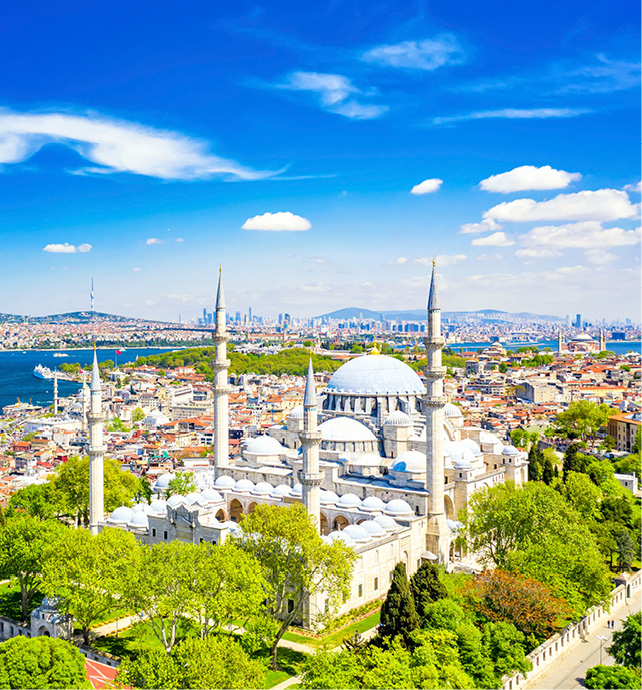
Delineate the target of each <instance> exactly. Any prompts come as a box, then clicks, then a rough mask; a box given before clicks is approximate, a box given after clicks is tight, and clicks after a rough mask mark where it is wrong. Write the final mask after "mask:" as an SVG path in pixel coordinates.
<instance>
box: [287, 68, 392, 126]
mask: <svg viewBox="0 0 642 690" xmlns="http://www.w3.org/2000/svg"><path fill="white" fill-rule="evenodd" d="M273 86H274V87H275V88H277V89H285V90H287V91H308V92H311V93H314V94H315V95H316V98H317V102H318V103H319V105H320V106H321V107H322V108H323V109H324V110H328V111H329V112H331V113H336V114H338V115H343V116H344V117H349V118H351V119H353V120H372V119H374V118H377V117H380V116H381V115H383V114H384V113H385V112H387V110H388V106H385V105H375V104H370V103H361V102H359V101H357V100H356V99H355V96H360V97H366V96H369V95H371V93H364V92H363V91H361V90H360V89H358V88H357V87H356V86H355V85H354V84H353V83H352V82H351V81H350V79H348V77H345V76H343V75H342V74H324V73H321V72H292V74H290V75H288V77H287V79H286V80H285V81H284V82H282V83H280V84H274V85H273Z"/></svg>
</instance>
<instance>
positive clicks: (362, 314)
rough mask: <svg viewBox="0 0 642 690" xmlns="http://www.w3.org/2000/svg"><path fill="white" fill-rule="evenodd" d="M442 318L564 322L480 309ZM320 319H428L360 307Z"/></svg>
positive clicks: (422, 313) (414, 313) (417, 314)
mask: <svg viewBox="0 0 642 690" xmlns="http://www.w3.org/2000/svg"><path fill="white" fill-rule="evenodd" d="M442 317H443V318H444V319H448V320H449V321H486V322H490V321H492V322H505V323H520V322H524V323H526V322H533V321H563V319H562V317H561V316H554V315H552V314H534V313H531V312H526V311H522V312H518V313H512V312H507V311H501V310H499V309H478V310H476V311H445V312H442ZM316 318H319V319H322V318H329V319H346V320H350V319H373V320H375V321H380V320H381V319H383V320H385V321H423V320H424V319H425V318H426V310H425V309H411V310H408V311H390V310H384V311H372V310H371V309H361V308H359V307H347V308H345V309H337V310H336V311H331V312H328V313H327V314H321V315H320V316H318V317H316Z"/></svg>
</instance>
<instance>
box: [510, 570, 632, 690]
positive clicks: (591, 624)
mask: <svg viewBox="0 0 642 690" xmlns="http://www.w3.org/2000/svg"><path fill="white" fill-rule="evenodd" d="M618 580H621V581H622V584H619V585H618V586H617V587H616V588H615V589H614V590H613V591H612V592H611V605H610V607H609V608H606V607H604V606H594V607H593V608H591V609H589V611H588V613H587V614H586V616H584V618H582V619H581V620H579V621H578V622H577V623H571V624H570V625H567V626H566V627H565V628H564V629H563V630H561V631H560V632H559V633H556V634H555V635H553V636H552V637H549V638H548V640H546V642H543V643H542V644H541V645H540V646H539V647H537V648H536V649H534V650H533V651H532V652H531V653H530V654H528V655H527V659H529V660H530V661H531V662H532V664H533V669H532V671H529V673H528V674H526V676H523V675H522V674H521V673H514V674H513V675H511V676H504V678H503V682H502V690H519V689H520V688H523V687H524V686H525V685H527V684H528V685H531V684H532V683H533V681H534V680H535V679H537V678H538V677H539V676H540V675H542V674H543V673H544V672H545V671H548V669H549V668H550V667H551V666H552V665H553V664H554V663H555V662H556V661H557V660H558V659H559V658H560V657H561V656H562V655H563V654H564V653H565V652H567V651H568V650H569V649H572V648H573V647H575V646H576V645H577V644H579V643H580V642H581V641H582V640H583V639H585V638H586V636H587V635H589V634H590V633H591V632H593V631H594V630H595V629H596V628H599V627H600V625H602V623H603V622H604V621H605V620H608V619H609V618H611V616H612V611H613V610H614V609H617V608H619V607H620V606H622V605H623V604H625V603H626V602H627V601H628V600H629V599H630V598H631V597H632V596H633V593H634V591H635V590H637V589H638V588H639V587H640V584H641V583H642V570H638V572H637V573H634V574H633V575H631V576H630V577H627V578H626V582H624V578H618Z"/></svg>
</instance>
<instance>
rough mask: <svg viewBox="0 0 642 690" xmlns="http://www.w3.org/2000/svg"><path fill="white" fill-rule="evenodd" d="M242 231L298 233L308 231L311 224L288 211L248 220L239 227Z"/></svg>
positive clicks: (266, 214)
mask: <svg viewBox="0 0 642 690" xmlns="http://www.w3.org/2000/svg"><path fill="white" fill-rule="evenodd" d="M241 227H242V228H243V230H264V231H267V232H297V231H298V232H300V231H305V230H309V229H310V228H311V227H312V224H311V223H310V221H309V220H308V219H307V218H303V217H302V216H297V215H295V214H294V213H291V212H290V211H277V212H276V213H269V212H268V213H264V214H263V215H261V216H254V217H253V218H248V219H247V220H246V221H245V223H243V225H242V226H241Z"/></svg>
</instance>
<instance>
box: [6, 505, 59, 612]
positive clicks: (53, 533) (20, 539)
mask: <svg viewBox="0 0 642 690" xmlns="http://www.w3.org/2000/svg"><path fill="white" fill-rule="evenodd" d="M63 531H68V530H66V529H65V528H64V527H63V526H62V525H61V524H60V523H58V522H55V521H53V520H51V521H42V520H38V519H37V518H35V517H31V516H30V515H20V514H18V515H15V516H14V517H11V518H8V519H7V520H6V521H5V524H4V526H3V527H2V528H1V529H0V576H2V577H8V578H11V579H12V580H13V581H14V582H17V583H18V585H19V586H20V593H21V598H22V620H23V621H24V620H27V617H28V615H29V607H30V604H31V602H32V600H33V598H34V596H35V595H36V592H38V590H39V589H40V587H41V585H42V576H41V574H42V571H43V568H44V567H45V565H46V563H47V561H48V559H49V557H50V545H51V543H52V542H54V541H55V540H56V538H57V537H58V535H59V534H60V533H61V532H63Z"/></svg>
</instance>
